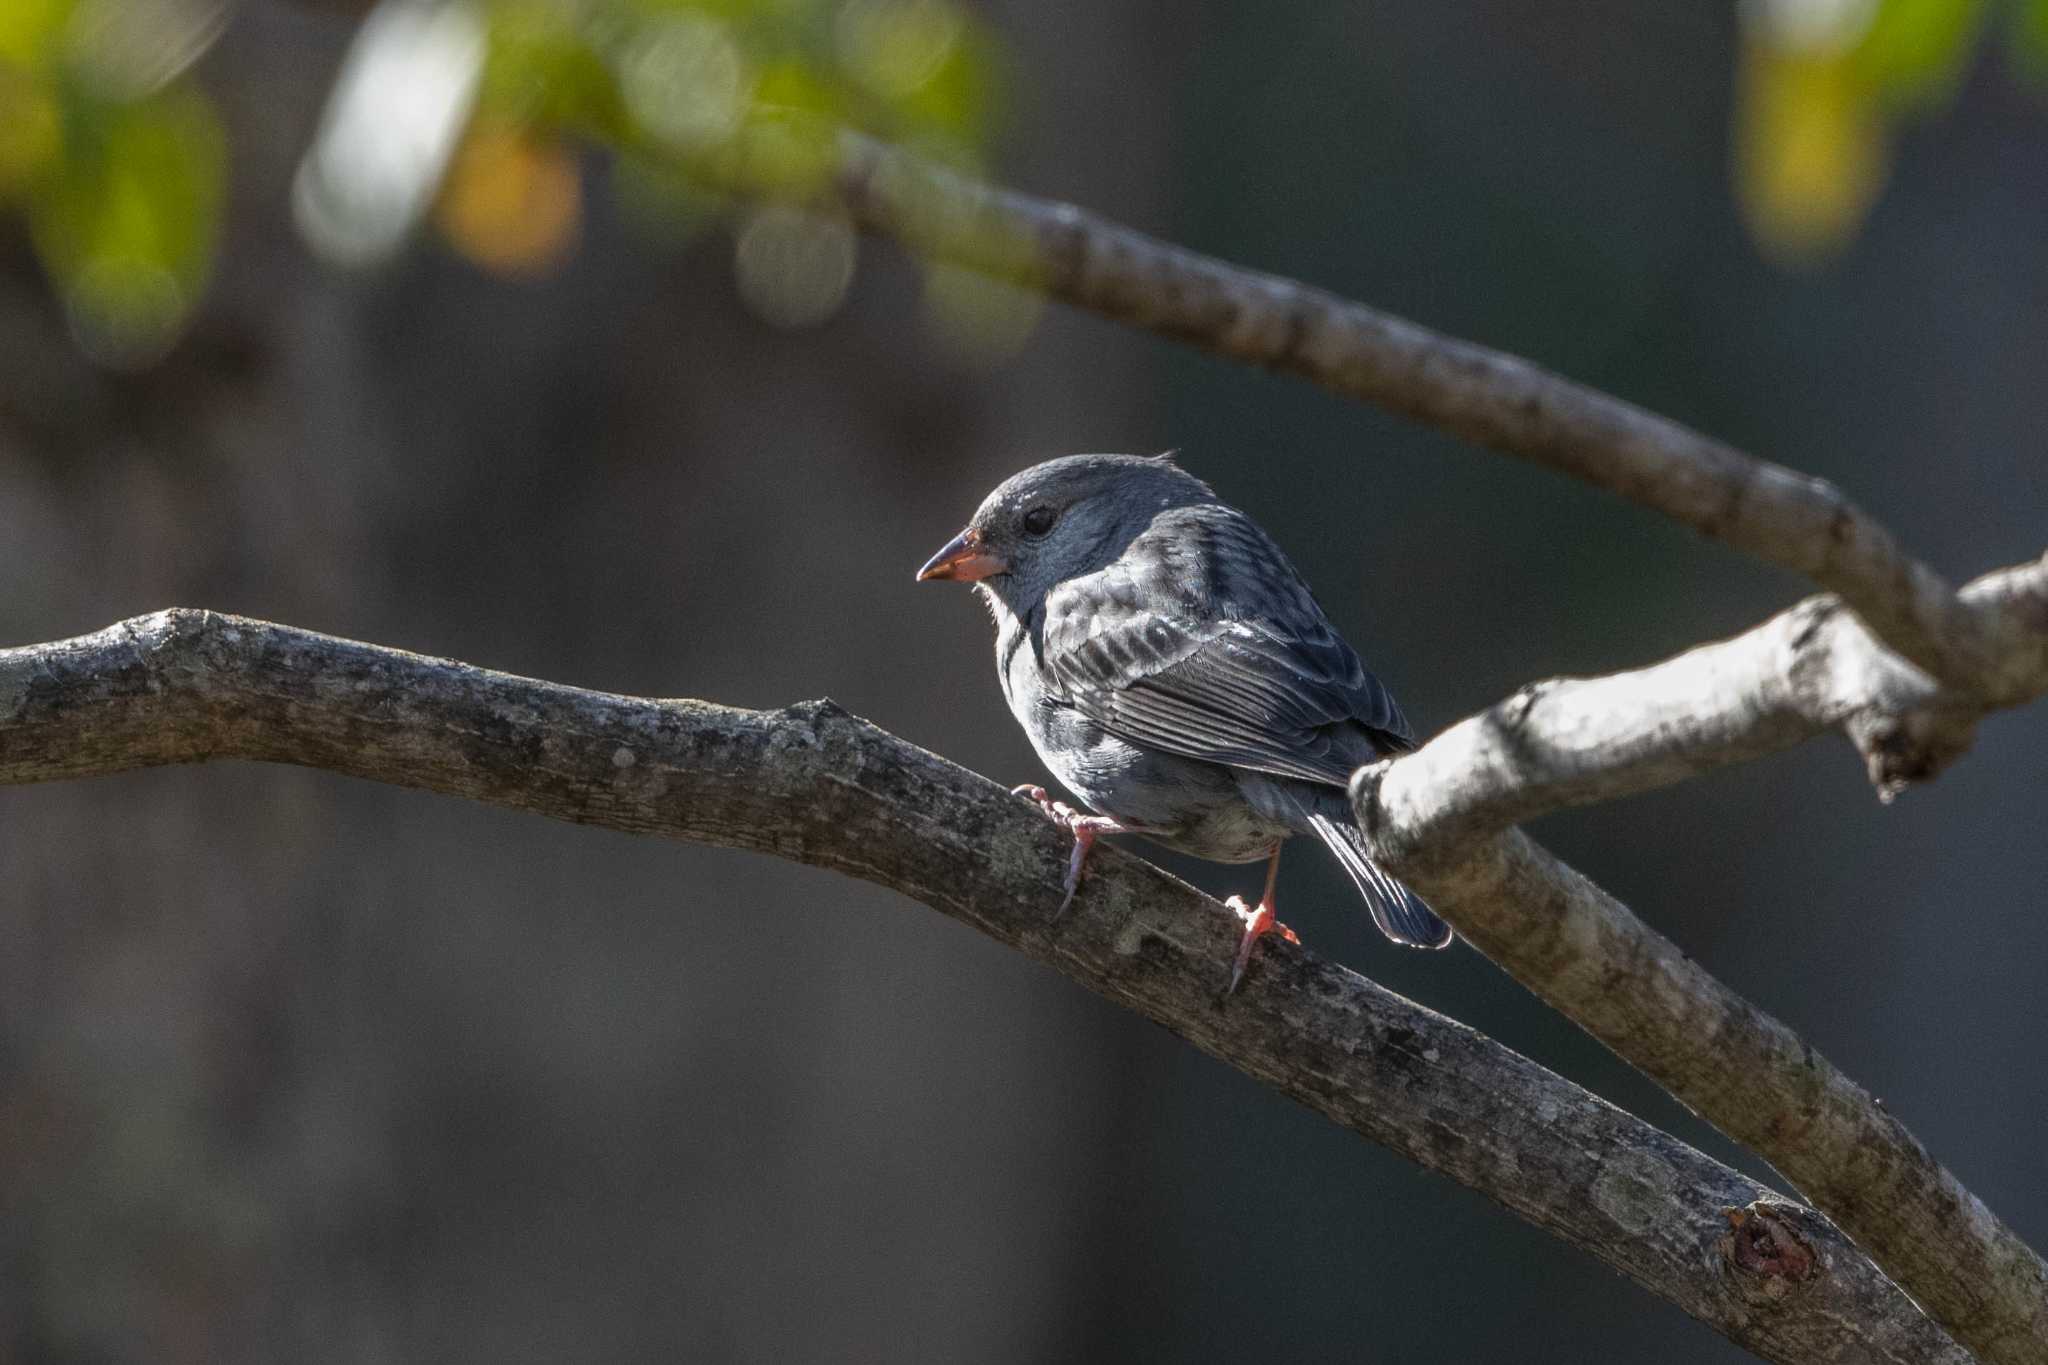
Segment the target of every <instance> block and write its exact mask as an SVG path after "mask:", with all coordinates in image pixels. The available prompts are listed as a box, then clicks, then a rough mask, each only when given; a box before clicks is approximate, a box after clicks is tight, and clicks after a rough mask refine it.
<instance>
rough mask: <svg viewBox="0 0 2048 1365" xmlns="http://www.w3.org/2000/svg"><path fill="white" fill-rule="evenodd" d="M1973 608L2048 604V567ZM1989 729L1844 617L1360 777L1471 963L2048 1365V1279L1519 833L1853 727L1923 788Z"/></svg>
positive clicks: (1903, 1135) (1357, 801) (1724, 647)
mask: <svg viewBox="0 0 2048 1365" xmlns="http://www.w3.org/2000/svg"><path fill="white" fill-rule="evenodd" d="M1965 595H1966V596H1997V597H2000V598H2001V599H2003V600H2005V601H2007V602H2009V603H2013V604H2026V603H2032V604H2034V608H2033V609H2036V610H2038V609H2039V607H2040V605H2041V604H2042V603H2043V602H2044V601H2048V560H2044V561H2041V562H2038V563H2035V564H2031V565H2025V566H2020V567H2018V568H2014V569H2010V570H2002V571H2000V572H1999V573H1996V574H1991V575H1987V576H1986V577H1985V578H1983V579H1980V580H1978V581H1977V582H1976V583H1973V584H1972V585H1970V587H1969V588H1968V589H1967V590H1966V593H1965ZM1980 710H1981V707H1980V706H1979V705H1978V704H1977V703H1976V702H1974V701H1968V700H1963V701H1959V700H1957V699H1956V698H1955V697H1954V696H1953V694H1945V693H1943V692H1941V691H1940V690H1939V689H1938V688H1937V687H1936V685H1935V684H1934V683H1933V682H1932V680H1930V679H1928V678H1927V677H1926V676H1925V675H1924V674H1921V673H1919V672H1918V671H1917V670H1915V669H1913V668H1912V667H1911V666H1910V665H1906V664H1903V663H1901V662H1900V661H1899V660H1897V659H1896V658H1895V657H1894V656H1892V655H1890V654H1889V653H1887V652H1886V651H1885V650H1884V649H1882V648H1881V647H1879V646H1878V645H1877V644H1876V643H1875V642H1874V641H1873V640H1872V639H1871V638H1870V636H1869V635H1868V633H1867V632H1865V631H1864V630H1863V629H1862V627H1861V625H1860V624H1859V623H1858V622H1857V621H1856V620H1855V618H1854V617H1852V616H1850V615H1849V614H1848V613H1846V612H1844V611H1843V610H1841V608H1840V606H1839V604H1838V603H1835V602H1834V601H1832V600H1831V599H1825V598H1821V599H1814V600H1812V601H1809V602H1805V603H1802V604H1800V605H1799V606H1797V607H1795V608H1793V609H1792V610H1790V611H1787V612H1785V613H1782V614H1781V615H1779V616H1776V617H1774V618H1772V619H1771V620H1770V621H1768V622H1766V623H1765V624H1763V625H1762V626H1759V627H1758V628H1756V629H1755V630H1752V631H1750V632H1748V633H1747V634H1745V635H1741V636H1738V637H1736V638H1735V639H1733V640H1728V641H1724V642H1721V643H1719V644H1713V645H1706V646H1702V647H1701V648H1699V649H1695V650H1692V651H1690V652H1689V653H1686V654H1683V655H1680V656H1678V657H1677V658H1675V659H1671V660H1669V661H1667V662H1665V663H1662V664H1658V665H1656V666H1654V667H1652V668H1647V669H1643V670H1640V671H1638V672H1634V673H1626V674H1620V675H1616V676H1613V677H1607V678H1594V679H1585V680H1570V681H1560V682H1556V683H1551V684H1539V685H1537V686H1534V687H1530V688H1525V689H1523V691H1522V692H1521V693H1518V694H1517V695H1516V697H1514V698H1511V699H1510V700H1509V701H1507V702H1504V703H1502V704H1501V705H1499V706H1496V707H1494V708H1493V709H1491V710H1489V711H1487V712H1485V713H1483V714H1481V715H1479V716H1476V717H1473V718H1472V719H1469V720H1466V721H1464V722H1461V723H1460V724H1458V725H1456V726H1453V727H1452V728H1451V729H1449V730H1447V731H1445V732H1444V733H1443V734H1442V735H1440V736H1438V737H1437V738H1436V739H1433V740H1431V741H1430V742H1429V743H1428V744H1426V745H1424V746H1423V747H1422V748H1421V749H1420V750H1418V751H1417V752H1415V753H1414V754H1411V755H1408V756H1405V757H1402V758H1399V759H1395V760H1392V761H1390V762H1386V763H1381V764H1376V765H1374V766H1372V767H1369V768H1364V769H1361V770H1360V771H1359V772H1358V773H1357V775H1356V776H1355V777H1354V779H1353V782H1352V799H1353V803H1354V806H1355V808H1356V810H1357V814H1358V819H1359V824H1360V828H1361V829H1363V830H1364V831H1365V833H1366V836H1367V839H1368V841H1369V843H1370V844H1371V845H1372V847H1373V849H1374V852H1375V853H1376V854H1377V855H1378V856H1379V857H1381V858H1382V859H1383V860H1384V861H1385V862H1387V864H1388V865H1389V866H1390V867H1392V868H1393V869H1394V870H1395V871H1397V872H1399V873H1400V874H1401V875H1402V876H1403V877H1404V878H1406V879H1407V880H1408V881H1409V883H1410V884H1411V885H1413V886H1414V887H1415V888H1416V890H1418V891H1419V892H1421V893H1422V894H1423V896H1424V897H1425V898H1426V899H1428V900H1429V902H1430V904H1431V905H1432V906H1434V907H1435V908H1436V910H1437V911H1438V912H1439V913H1440V914H1442V915H1443V917H1444V918H1445V919H1446V920H1448V921H1449V922H1450V923H1451V925H1452V926H1453V927H1454V928H1456V929H1457V930H1458V932H1459V933H1460V934H1462V935H1463V936H1464V937H1465V938H1466V939H1467V940H1468V941H1470V942H1471V943H1472V944H1473V945H1474V946H1475V947H1477V948H1479V950H1480V951H1482V952H1484V953H1485V954H1486V955H1487V956H1488V957H1490V958H1492V959H1493V960H1494V961H1495V962H1497V963H1498V964H1499V965H1500V966H1501V967H1502V968H1503V969H1505V970H1506V971H1507V972H1508V973H1509V974H1510V975H1512V976H1514V977H1515V979H1516V980H1518V981H1520V982H1522V984H1524V985H1525V986H1528V987H1529V988H1530V989H1531V990H1533V991H1535V992H1536V993H1537V994H1538V995H1539V996H1541V997H1542V998H1543V999H1544V1000H1545V1001H1546V1002H1548V1003H1549V1004H1551V1005H1552V1006H1554V1007H1556V1008H1557V1009H1558V1010H1560V1011H1561V1012H1562V1013H1564V1014H1565V1015H1566V1016H1567V1017H1569V1018H1570V1019H1572V1020H1573V1022H1575V1023H1577V1024H1579V1025H1580V1026H1581V1027H1583V1028H1585V1029H1586V1030H1587V1031H1588V1032H1590V1033H1592V1034H1593V1035H1594V1036H1595V1037H1597V1038H1599V1039H1600V1040H1601V1041H1602V1042H1603V1043H1605V1044H1606V1045H1607V1046H1608V1047H1610V1048H1612V1049H1613V1050H1614V1052H1615V1053H1617V1054H1618V1055H1619V1056H1621V1057H1622V1058H1623V1059H1624V1060H1626V1061H1628V1062H1630V1063H1631V1064H1633V1065H1634V1066H1636V1067H1637V1068H1639V1069H1640V1070H1642V1071H1643V1072H1644V1073H1646V1074H1647V1075H1649V1076H1650V1077H1651V1078H1652V1079H1654V1080H1656V1081H1657V1082H1658V1083H1659V1084H1661V1085H1662V1086H1664V1087H1665V1088H1666V1089H1667V1090H1669V1091H1670V1092H1671V1093H1672V1094H1673V1095H1675V1096H1676V1097H1677V1098H1678V1099H1679V1100H1681V1101H1682V1102H1684V1103H1685V1104H1686V1105H1687V1106H1688V1107H1690V1108H1691V1109H1693V1110H1694V1111H1695V1112H1697V1113H1698V1114H1699V1115H1700V1116H1701V1117H1703V1118H1705V1119H1706V1120H1707V1121H1708V1122H1710V1123H1712V1124H1714V1126H1716V1127H1717V1128H1719V1129H1721V1131H1723V1132H1724V1133H1727V1134H1728V1135H1729V1136H1730V1137H1733V1138H1735V1139H1736V1140H1737V1141H1739V1142H1742V1143H1744V1144H1746V1145H1747V1146H1749V1147H1750V1148H1751V1149H1752V1150H1753V1151H1755V1152H1757V1153H1758V1154H1759V1155H1761V1156H1762V1157H1764V1158H1765V1159H1766V1160H1767V1161H1769V1162H1770V1163H1771V1164H1772V1165H1773V1166H1775V1167H1776V1168H1777V1169H1778V1170H1779V1171H1781V1172H1783V1173H1784V1174H1785V1176H1786V1177H1787V1178H1788V1179H1790V1180H1791V1181H1792V1182H1793V1184H1794V1185H1795V1186H1796V1187H1797V1188H1798V1189H1799V1190H1800V1191H1801V1192H1802V1193H1804V1194H1805V1195H1806V1196H1807V1197H1808V1198H1810V1199H1812V1200H1813V1202H1814V1205H1815V1206H1816V1207H1817V1208H1819V1209H1820V1210H1822V1211H1823V1212H1825V1213H1827V1214H1828V1215H1829V1216H1830V1217H1832V1218H1833V1219H1834V1220H1835V1221H1836V1222H1837V1223H1838V1224H1839V1225H1840V1226H1841V1228H1842V1229H1843V1230H1844V1231H1845V1232H1847V1233H1848V1234H1849V1235H1850V1236H1851V1237H1852V1238H1854V1239H1855V1241H1856V1243H1857V1244H1858V1245H1859V1246H1861V1247H1863V1248H1864V1249H1865V1250H1866V1251H1868V1252H1869V1253H1870V1255H1871V1256H1872V1258H1873V1259H1874V1260H1876V1262H1877V1263H1878V1265H1879V1266H1881V1267H1882V1268H1883V1269H1884V1270H1885V1271H1886V1273H1887V1274H1889V1275H1890V1276H1891V1277H1892V1278H1893V1279H1894V1280H1895V1281H1896V1282H1897V1283H1898V1284H1899V1285H1900V1286H1902V1287H1903V1288H1904V1289H1905V1290H1906V1291H1907V1292H1908V1293H1910V1294H1911V1295H1912V1296H1913V1297H1914V1298H1915V1299H1916V1300H1917V1301H1918V1302H1919V1303H1920V1304H1921V1305H1922V1306H1923V1307H1925V1308H1926V1309H1927V1311H1928V1312H1929V1313H1930V1314H1932V1315H1933V1316H1934V1318H1935V1319H1936V1320H1937V1321H1939V1322H1941V1323H1942V1324H1943V1325H1944V1326H1946V1327H1947V1328H1948V1329H1949V1331H1950V1332H1951V1333H1953V1334H1954V1336H1955V1337H1956V1339H1957V1340H1958V1341H1961V1342H1962V1343H1963V1344H1965V1345H1966V1346H1968V1347H1970V1348H1971V1349H1972V1350H1974V1351H1976V1352H1977V1353H1978V1354H1979V1355H1981V1356H1982V1357H1983V1358H1984V1359H1985V1360H1987V1361H1995V1362H2037V1363H2038V1362H2043V1361H2048V1265H2044V1264H2043V1262H2042V1260H2041V1258H2040V1257H2039V1256H2038V1255H2037V1254H2036V1253H2035V1252H2034V1251H2033V1250H2032V1249H2031V1248H2030V1247H2028V1246H2027V1245H2026V1244H2025V1243H2024V1242H2023V1241H2021V1240H2020V1238H2019V1237H2017V1236H2016V1235H2015V1234H2014V1233H2013V1232H2012V1230H2011V1229H2009V1228H2008V1227H2006V1226H2005V1225H2004V1224H2003V1223H2001V1222H2000V1221H1999V1220H1998V1219H1997V1218H1996V1217H1995V1216H1994V1215H1993V1214H1992V1213H1991V1212H1990V1210H1988V1209H1987V1208H1985V1207H1984V1205H1983V1204H1982V1203H1980V1202H1979V1201H1978V1200H1977V1199H1976V1197H1975V1196H1973V1195H1972V1194H1970V1192H1969V1191H1968V1190H1967V1189H1965V1188H1964V1187H1963V1186H1962V1184H1961V1183H1960V1182H1959V1181H1957V1180H1956V1178H1955V1177H1954V1176H1953V1175H1951V1174H1950V1173H1949V1172H1948V1171H1947V1170H1946V1169H1944V1168H1943V1167H1942V1166H1941V1164H1940V1163H1939V1162H1937V1161H1936V1160H1935V1159H1934V1158H1933V1156H1932V1155H1930V1154H1929V1153H1928V1151H1927V1150H1926V1148H1925V1147H1923V1146H1922V1145H1921V1144H1920V1142H1919V1141H1918V1140H1917V1139H1916V1138H1914V1136H1913V1135H1912V1133H1910V1132H1909V1131H1908V1130H1907V1129H1906V1127H1905V1125H1904V1124H1902V1123H1900V1122H1899V1121H1898V1120H1897V1119H1896V1118H1894V1117H1893V1116H1892V1115H1891V1114H1889V1113H1887V1112H1886V1111H1885V1110H1884V1108H1883V1107H1882V1106H1881V1105H1880V1104H1879V1103H1878V1102H1877V1100H1876V1099H1875V1098H1873V1097H1872V1096H1871V1095H1870V1094H1869V1093H1868V1092H1866V1091H1865V1090H1864V1089H1863V1088H1862V1087H1860V1086H1858V1085H1857V1084H1856V1083H1855V1082H1853V1081H1851V1080H1850V1079H1849V1078H1848V1077H1846V1076H1844V1075H1843V1074H1842V1073H1840V1072H1839V1071H1837V1070H1836V1069H1835V1068H1834V1067H1833V1065H1832V1064H1830V1063H1829V1062H1828V1061H1827V1060H1826V1059H1825V1058H1823V1057H1821V1056H1820V1055H1818V1054H1817V1053H1816V1052H1815V1051H1814V1050H1813V1048H1812V1047H1811V1046H1810V1045H1808V1044H1806V1043H1805V1042H1804V1041H1803V1040H1801V1039H1800V1038H1799V1037H1798V1035H1797V1034H1795V1033H1794V1032H1793V1031H1792V1030H1791V1029H1789V1028H1787V1027H1786V1026H1785V1025H1784V1024H1783V1023H1781V1022H1780V1021H1778V1020H1777V1019H1774V1018H1772V1017H1771V1016H1770V1015H1768V1014H1765V1013H1764V1012H1763V1011H1761V1010H1759V1009H1757V1008H1756V1007H1755V1006H1754V1005H1751V1004H1750V1003H1749V1002H1748V1001H1746V1000H1744V999H1742V997H1740V996H1739V995H1737V994H1736V993H1735V992H1733V991H1731V990H1730V989H1728V987H1726V986H1725V985H1723V984H1722V983H1721V982H1719V981H1718V980H1716V979H1715V978H1714V977H1713V976H1712V975H1710V974H1709V973H1708V972H1706V971H1705V970H1704V969H1703V968H1701V967H1700V966H1699V965H1698V964H1696V963H1694V962H1693V961H1692V960H1691V959H1689V958H1688V957H1686V956H1685V954H1683V953H1682V952H1680V951H1679V949H1678V948H1677V947H1676V946H1675V945H1674V944H1672V943H1671V942H1670V940H1668V939H1666V938H1664V937H1663V936H1662V935H1661V934H1658V933H1657V932H1656V931H1654V930H1653V929H1651V928H1649V927H1648V926H1647V925H1645V924H1644V923H1643V922H1642V921H1641V920H1639V919H1638V918H1636V916H1635V915H1633V914H1632V913H1630V911H1629V910H1628V908H1627V907H1626V906H1624V905H1622V904H1621V903H1620V902H1618V901H1616V900H1615V899H1613V898H1612V897H1611V896H1609V895H1607V893H1605V892H1604V891H1602V890H1601V889H1600V888H1599V887H1597V886H1595V885H1594V884H1593V883H1591V882H1590V881H1588V880H1587V879H1586V878H1584V877H1583V876H1581V875H1579V874H1578V873H1577V872H1575V871H1573V870H1572V869H1571V868H1569V867H1567V866H1566V865H1564V864H1563V863H1561V862H1559V861H1558V860H1557V859H1556V858H1554V857H1553V856H1551V855H1550V854H1549V853H1547V852H1545V851H1544V850H1543V849H1541V848H1539V847H1538V846H1537V845H1536V844H1534V843H1533V842H1531V841H1530V840H1529V839H1527V838H1526V837H1525V836H1523V835H1522V834H1521V833H1520V832H1519V831H1515V830H1506V831H1505V832H1502V830H1503V828H1504V827H1505V826H1506V825H1507V824H1509V823H1510V822H1513V821H1518V820H1522V819H1527V818H1529V817H1531V816H1534V815H1537V814H1540V813H1542V812H1544V811H1548V810H1553V809H1556V808H1558V807H1559V806H1563V805H1568V804H1575V803H1578V802H1582V801H1590V800H1596V799H1599V798H1601V797H1605V796H1612V795H1618V794H1621V793H1625V792H1630V791H1640V790H1644V789H1646V788H1648V787H1651V786H1655V785H1659V784H1662V783H1665V782H1671V781H1677V780H1679V779H1680V778H1683V777H1686V776H1690V775H1692V774H1695V773H1698V772H1702V771H1705V770H1707V769H1709V768H1712V767H1715V766H1719V765H1721V764H1724V763H1729V762H1734V761H1737V760H1739V759H1743V758H1748V757H1753V756H1756V755H1758V754H1762V753H1767V752H1770V751H1772V750H1774V749H1779V748H1784V747H1787V746H1789V745H1791V744H1793V743H1796V742H1797V741H1799V740H1801V739H1803V738H1806V737H1807V736H1809V735H1811V734H1814V733H1817V732H1818V731H1820V730H1821V729H1823V728H1826V727H1828V726H1830V725H1834V724H1842V725H1844V726H1845V728H1847V729H1848V730H1849V731H1850V733H1851V736H1852V738H1854V739H1855V740H1856V742H1857V743H1858V745H1859V747H1861V748H1863V749H1864V751H1865V753H1866V755H1867V756H1868V757H1869V758H1870V761H1871V763H1872V765H1873V773H1874V775H1880V770H1882V769H1883V768H1885V767H1886V765H1891V764H1904V765H1906V768H1907V771H1902V772H1894V773H1892V774H1891V775H1890V777H1889V778H1887V779H1885V780H1896V779H1902V778H1904V777H1907V776H1919V775H1922V773H1921V772H1920V771H1919V769H1920V768H1922V767H1923V766H1925V765H1928V764H1936V765H1938V763H1939V762H1941V761H1944V760H1945V758H1946V757H1947V756H1949V755H1950V754H1952V753H1953V752H1955V751H1956V750H1957V747H1958V746H1959V745H1960V744H1966V743H1967V742H1968V738H1969V731H1970V727H1972V726H1973V725H1974V724H1975V721H1976V719H1977V716H1978V715H1979V714H1980Z"/></svg>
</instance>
